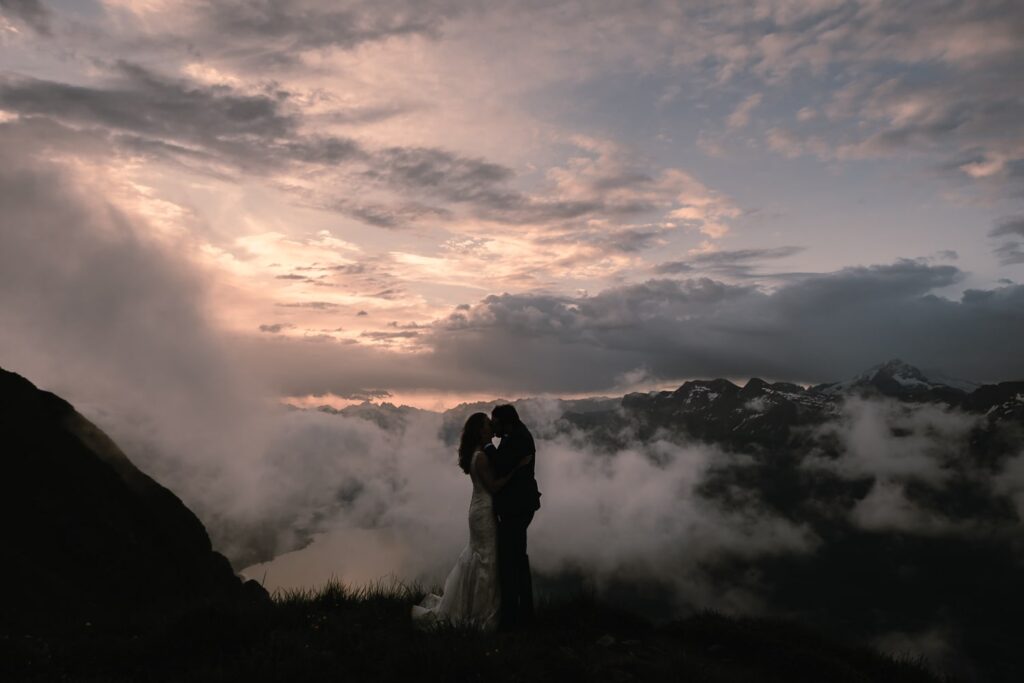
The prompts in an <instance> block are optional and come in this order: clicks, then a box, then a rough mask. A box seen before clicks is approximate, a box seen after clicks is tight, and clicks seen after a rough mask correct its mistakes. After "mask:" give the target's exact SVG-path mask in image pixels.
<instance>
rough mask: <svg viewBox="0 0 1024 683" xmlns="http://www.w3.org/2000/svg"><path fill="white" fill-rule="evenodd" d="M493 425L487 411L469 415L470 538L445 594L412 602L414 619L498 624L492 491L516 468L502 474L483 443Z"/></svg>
mask: <svg viewBox="0 0 1024 683" xmlns="http://www.w3.org/2000/svg"><path fill="white" fill-rule="evenodd" d="M493 437H494V431H493V429H492V427H491V420H490V418H488V417H487V415H486V413H473V414H472V415H470V416H469V419H468V420H466V424H465V426H464V427H463V428H462V437H461V439H460V440H459V467H461V468H462V471H463V472H465V473H466V474H468V475H469V476H470V479H471V480H472V482H473V497H472V498H471V499H470V501H469V543H468V544H467V545H466V547H465V548H464V549H463V551H462V554H461V555H459V559H458V560H456V562H455V566H454V567H452V570H451V572H449V573H448V578H447V579H445V582H444V592H443V595H436V594H434V593H430V594H429V595H427V597H425V598H424V599H423V601H422V602H420V604H418V605H414V606H413V608H412V619H413V624H415V625H416V626H419V627H422V628H428V627H431V626H433V625H436V624H438V623H449V624H453V625H457V626H468V627H470V628H477V629H480V630H483V631H493V630H495V629H497V627H498V616H499V612H500V608H501V593H500V590H499V587H498V586H499V584H498V525H497V520H496V518H495V515H494V503H493V500H492V496H493V495H494V494H495V493H497V492H498V491H500V490H501V488H502V487H503V486H505V484H506V483H508V481H509V479H511V478H512V474H514V473H515V470H513V471H512V472H510V473H509V474H507V475H505V476H504V477H498V476H497V475H496V474H495V472H494V469H493V467H492V464H491V462H490V460H489V459H488V458H487V455H486V454H485V453H484V446H485V445H486V444H489V443H490V442H491V439H492V438H493ZM532 459H533V456H532V455H528V456H526V457H524V458H522V459H521V460H520V461H519V462H518V463H517V464H516V469H518V468H520V467H523V466H524V465H527V464H528V463H529V462H530V460H532Z"/></svg>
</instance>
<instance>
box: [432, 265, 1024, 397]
mask: <svg viewBox="0 0 1024 683" xmlns="http://www.w3.org/2000/svg"><path fill="white" fill-rule="evenodd" d="M961 278H962V273H961V272H960V271H959V270H958V269H956V268H954V267H952V266H932V265H926V264H923V263H921V262H918V261H900V262H897V263H895V264H892V265H887V266H872V267H863V268H848V269H843V270H840V271H837V272H835V273H827V274H819V275H814V276H808V277H805V278H802V279H800V280H795V281H793V282H790V283H788V284H785V285H783V286H782V287H780V288H779V289H777V290H775V291H774V292H770V293H766V292H764V291H762V290H760V289H758V288H756V287H749V286H738V285H727V284H724V283H721V282H716V281H714V280H711V279H708V278H701V279H691V280H685V281H676V280H651V281H649V282H647V283H644V284H641V285H633V286H629V287H620V288H613V289H609V290H606V291H604V292H602V293H601V294H598V295H597V296H593V297H584V298H565V297H552V296H542V295H532V296H531V295H507V294H506V295H502V296H492V297H488V298H487V299H484V300H483V301H482V302H481V303H479V304H478V305H476V306H474V307H472V308H471V309H470V310H468V311H465V310H463V311H455V312H454V313H452V314H451V316H450V317H449V318H448V319H446V320H444V321H442V322H440V323H438V330H437V333H436V335H435V337H434V338H433V339H429V340H425V341H426V343H427V344H428V345H431V346H433V348H434V350H435V353H436V354H437V355H438V357H439V358H442V359H447V360H448V361H449V362H451V363H453V364H454V363H455V362H456V359H461V368H462V369H463V371H467V370H468V369H469V367H470V366H472V365H473V364H474V362H480V363H481V364H484V363H489V364H490V367H491V368H492V369H494V371H495V372H496V373H497V374H498V375H499V376H500V381H501V383H502V386H508V385H507V382H509V381H518V382H521V383H522V384H523V385H524V386H522V387H521V389H524V390H543V389H544V388H545V386H546V385H547V383H548V382H551V383H552V385H553V384H554V382H555V380H554V378H555V377H558V380H557V382H558V383H559V384H560V385H561V386H563V387H566V386H571V387H572V388H573V390H580V391H587V390H599V389H603V388H606V387H608V386H611V385H612V384H613V379H614V377H615V376H617V375H619V374H621V373H624V372H627V371H629V370H632V369H635V368H637V367H646V368H648V370H649V372H650V373H651V374H652V376H655V377H665V378H669V377H671V378H678V377H709V376H711V377H713V376H750V375H761V376H771V377H788V378H793V379H800V380H806V381H825V380H827V379H834V378H836V377H843V376H846V375H849V374H852V373H854V372H857V371H858V368H862V367H868V366H870V365H871V364H873V363H875V362H877V360H878V359H879V358H888V357H892V356H901V357H906V358H911V359H914V361H915V362H917V363H920V364H923V365H927V366H934V367H943V368H946V369H947V370H948V371H949V372H953V373H959V374H960V375H961V376H966V377H973V378H975V379H978V380H983V381H984V380H996V379H1006V378H1009V377H1014V376H1022V375H1024V359H1022V358H1021V356H1020V354H1019V352H1018V350H1017V349H1016V342H1015V341H1013V340H1014V339H1017V338H1019V337H1020V336H1021V335H1024V287H1019V286H1008V287H1003V288H999V289H995V290H988V291H982V290H968V291H967V292H965V293H964V295H963V296H962V297H961V299H960V300H959V301H951V300H948V299H944V298H941V297H937V296H934V295H932V294H931V293H930V292H931V291H932V290H934V289H936V288H940V287H945V286H948V285H952V284H955V283H956V282H958V281H960V279H961ZM477 359H479V360H477ZM467 361H468V362H467ZM500 368H504V371H502V370H501V369H500ZM547 386H551V385H547ZM563 390H566V389H563Z"/></svg>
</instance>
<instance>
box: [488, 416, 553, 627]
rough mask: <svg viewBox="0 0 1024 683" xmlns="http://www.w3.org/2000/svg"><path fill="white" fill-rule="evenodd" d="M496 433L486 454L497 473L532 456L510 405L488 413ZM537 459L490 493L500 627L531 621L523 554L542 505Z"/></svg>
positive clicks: (529, 580)
mask: <svg viewBox="0 0 1024 683" xmlns="http://www.w3.org/2000/svg"><path fill="white" fill-rule="evenodd" d="M491 423H492V426H493V428H494V434H495V435H496V436H499V437H501V443H500V444H499V445H498V447H497V448H495V447H494V446H493V445H489V446H487V448H486V451H487V455H488V456H489V457H490V461H491V463H492V464H493V467H494V469H495V474H497V476H499V477H503V476H505V475H506V474H508V473H509V472H511V471H512V470H513V469H514V468H515V466H516V464H517V463H518V462H519V461H520V460H521V459H522V458H523V457H525V456H527V455H534V456H536V452H537V449H536V448H535V447H534V445H533V435H532V434H530V430H529V429H527V428H526V425H524V424H523V423H522V421H521V420H520V419H519V413H517V412H516V409H515V407H514V406H510V405H500V406H497V407H495V408H494V410H493V411H491ZM536 460H537V459H536V457H534V458H533V459H532V460H531V461H530V464H529V465H526V466H524V467H521V468H519V469H518V470H516V471H515V474H513V475H512V478H511V479H510V480H509V482H508V483H507V484H506V485H505V487H504V488H502V489H501V490H500V491H498V493H497V494H496V495H495V496H494V512H495V514H496V515H497V517H498V582H499V584H500V586H501V615H500V618H499V628H501V629H503V630H509V629H514V628H517V627H521V626H526V625H528V624H530V623H531V622H532V621H533V578H532V577H531V576H530V557H529V556H528V555H527V554H526V528H527V527H528V526H530V522H531V521H533V513H534V512H536V511H537V510H538V509H539V508H540V491H539V490H537V478H536V476H535V468H534V465H535V464H536Z"/></svg>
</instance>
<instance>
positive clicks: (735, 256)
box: [692, 246, 804, 264]
mask: <svg viewBox="0 0 1024 683" xmlns="http://www.w3.org/2000/svg"><path fill="white" fill-rule="evenodd" d="M803 250H804V248H803V247H793V246H786V247H773V248H770V249H733V250H728V249H725V250H722V251H712V252H708V253H705V254H697V255H695V256H694V257H693V259H692V260H693V261H694V262H696V263H711V264H722V263H728V264H732V263H738V262H741V261H757V260H762V259H776V258H785V257H787V256H792V255H793V254H799V253H800V252H801V251H803Z"/></svg>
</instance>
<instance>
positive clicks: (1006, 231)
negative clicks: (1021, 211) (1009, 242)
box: [988, 217, 1024, 238]
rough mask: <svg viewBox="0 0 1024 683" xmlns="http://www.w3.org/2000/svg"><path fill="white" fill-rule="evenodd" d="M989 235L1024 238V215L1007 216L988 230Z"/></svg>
mask: <svg viewBox="0 0 1024 683" xmlns="http://www.w3.org/2000/svg"><path fill="white" fill-rule="evenodd" d="M988 235H989V237H1020V238H1024V217H1016V218H1007V219H1004V220H1002V221H1000V222H999V224H998V225H996V227H994V228H992V229H991V230H989V232H988Z"/></svg>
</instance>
